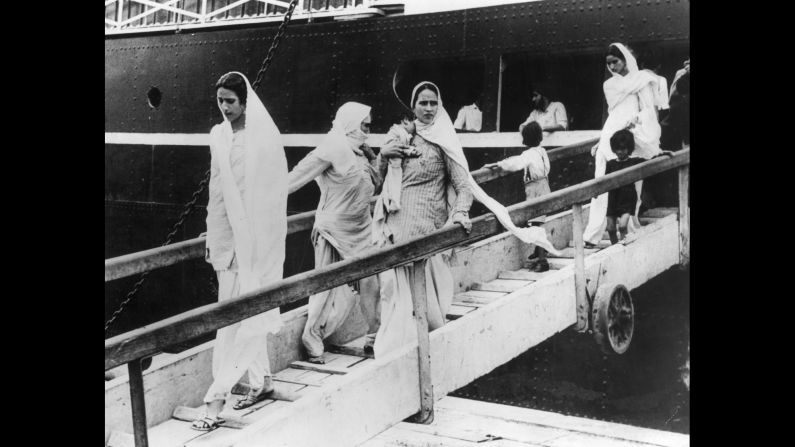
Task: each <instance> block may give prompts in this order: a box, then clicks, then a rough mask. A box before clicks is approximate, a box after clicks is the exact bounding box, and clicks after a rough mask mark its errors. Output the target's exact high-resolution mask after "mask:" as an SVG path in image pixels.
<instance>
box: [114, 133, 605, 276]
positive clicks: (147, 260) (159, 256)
mask: <svg viewBox="0 0 795 447" xmlns="http://www.w3.org/2000/svg"><path fill="white" fill-rule="evenodd" d="M596 141H598V138H592V139H588V140H585V141H583V142H580V143H577V144H572V145H569V146H562V147H559V148H557V149H551V150H550V151H549V152H548V156H549V160H550V162H553V161H555V160H560V159H562V158H567V157H573V156H575V155H578V154H582V153H585V152H588V151H589V150H590V148H591V146H593V144H594V143H595V142H596ZM509 174H511V173H510V172H507V173H506V172H501V171H496V170H491V169H477V170H475V171H472V177H474V178H475V181H477V182H478V183H485V182H488V181H491V180H495V179H498V178H500V177H504V176H507V175H509ZM373 200H374V199H373ZM314 222H315V212H314V211H306V212H303V213H300V214H294V215H292V216H289V217H288V218H287V234H292V233H297V232H299V231H304V230H310V229H312V225H314ZM204 242H205V238H204V237H203V236H202V237H197V238H193V239H188V240H186V241H182V242H178V243H175V244H170V245H166V246H163V247H156V248H150V249H148V250H143V251H139V252H135V253H129V254H126V255H123V256H118V257H115V258H109V259H106V260H105V282H108V281H112V280H114V279H119V278H124V277H127V276H132V275H135V274H138V273H143V272H146V271H149V270H154V269H158V268H162V267H167V266H169V265H173V264H177V263H179V262H182V261H187V260H190V259H199V258H201V257H203V256H204V247H205V244H204Z"/></svg>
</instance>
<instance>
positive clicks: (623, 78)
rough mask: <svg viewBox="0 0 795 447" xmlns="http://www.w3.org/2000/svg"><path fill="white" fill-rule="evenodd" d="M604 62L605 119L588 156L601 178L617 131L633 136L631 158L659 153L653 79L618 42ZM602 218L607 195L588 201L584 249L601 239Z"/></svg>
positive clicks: (654, 83) (639, 193)
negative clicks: (606, 75)
mask: <svg viewBox="0 0 795 447" xmlns="http://www.w3.org/2000/svg"><path fill="white" fill-rule="evenodd" d="M606 62H607V70H608V71H609V72H610V73H611V74H612V76H611V77H610V79H608V80H606V81H605V83H604V85H603V89H604V92H605V100H606V101H607V112H608V116H607V120H606V121H605V124H604V126H602V133H601V135H600V137H599V143H597V144H596V145H595V146H594V147H593V149H591V155H593V156H594V157H595V158H596V160H595V163H596V170H595V175H594V177H596V178H598V177H601V176H603V175H605V167H606V164H607V161H608V160H612V159H614V158H616V155H615V154H614V153H613V151H612V150H611V149H610V137H611V136H613V134H614V133H616V131H618V130H621V129H626V128H629V130H630V131H631V132H632V135H633V136H634V137H635V150H634V151H633V152H632V156H633V157H641V158H646V159H650V158H653V157H655V156H656V155H658V154H660V153H661V152H662V151H661V150H660V124H659V122H658V121H657V112H656V109H655V106H659V105H660V104H661V102H660V101H659V99H656V96H655V91H656V89H657V79H656V77H655V76H653V75H652V74H650V73H649V72H647V71H643V70H638V63H637V61H636V60H635V57H634V56H632V53H630V52H629V50H628V49H627V47H625V46H624V45H623V44H620V43H612V44H610V46H609V47H608V51H607V55H606ZM642 184H643V181H639V182H637V183H636V184H635V188H636V189H637V192H638V198H639V199H638V203H637V206H636V207H635V215H636V216H635V219H634V225H635V226H638V223H637V212H638V210H639V208H640V197H641V187H642ZM606 215H607V193H605V194H602V195H600V196H598V197H594V198H593V199H591V207H590V212H589V214H588V225H587V226H586V228H585V231H584V233H583V239H584V240H585V244H586V246H589V247H591V246H595V245H596V244H598V243H599V241H600V240H601V239H602V233H603V232H604V230H605V225H606V219H605V218H606Z"/></svg>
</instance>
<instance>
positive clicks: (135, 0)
mask: <svg viewBox="0 0 795 447" xmlns="http://www.w3.org/2000/svg"><path fill="white" fill-rule="evenodd" d="M381 3H384V2H383V1H378V0H327V1H317V0H299V1H298V4H297V5H296V8H295V11H294V13H293V15H292V17H291V20H299V21H300V20H314V19H319V18H326V17H333V18H340V19H344V18H355V17H368V16H369V17H375V16H383V15H384V10H382V9H381V8H379V6H380V4H381ZM392 3H394V2H392ZM289 5H290V0H236V1H231V2H216V1H213V0H187V1H185V0H165V1H163V0H161V1H159V2H156V1H154V0H105V35H112V34H132V33H142V32H154V31H175V30H183V29H196V28H206V27H217V26H229V25H248V24H256V23H268V22H280V21H282V20H283V19H284V15H285V13H286V12H287V8H288V7H289Z"/></svg>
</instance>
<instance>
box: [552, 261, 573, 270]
mask: <svg viewBox="0 0 795 447" xmlns="http://www.w3.org/2000/svg"><path fill="white" fill-rule="evenodd" d="M547 261H548V262H549V268H551V269H554V270H560V269H562V268H566V267H568V266H570V265H574V259H570V258H549V259H547Z"/></svg>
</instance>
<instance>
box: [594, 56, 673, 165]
mask: <svg viewBox="0 0 795 447" xmlns="http://www.w3.org/2000/svg"><path fill="white" fill-rule="evenodd" d="M610 45H611V46H614V47H616V48H618V50H619V51H621V54H622V55H623V56H624V59H625V63H626V66H627V71H628V73H627V74H626V75H624V76H622V75H620V74H618V73H612V72H611V73H612V77H611V78H610V79H608V80H607V81H605V83H604V93H605V100H606V101H607V111H608V113H609V114H610V115H609V116H608V118H607V121H605V123H604V126H603V127H602V135H601V138H600V142H599V151H601V152H602V154H603V156H604V157H605V158H607V159H612V158H613V157H614V155H613V154H612V151H611V150H610V137H611V136H612V135H613V133H614V132H616V131H617V130H620V129H623V128H625V127H627V126H628V125H633V126H634V127H633V129H632V133H633V135H634V136H635V152H633V156H635V157H642V158H651V157H653V156H655V155H657V154H658V153H659V152H660V147H659V146H660V133H661V129H660V124H659V122H658V120H657V108H659V107H661V106H662V105H663V104H664V103H663V102H662V100H661V98H659V95H657V94H655V92H656V91H657V82H658V81H657V76H656V75H653V74H651V73H649V72H647V71H645V70H638V63H637V61H636V60H635V57H634V56H632V53H630V52H629V50H628V49H627V47H626V46H624V45H623V44H620V43H612V44H610ZM608 70H609V69H608ZM632 95H636V96H637V99H638V102H637V106H632V107H629V106H627V105H626V104H623V105H622V103H623V102H624V101H625V100H626V99H627V98H628V97H629V96H632Z"/></svg>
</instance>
